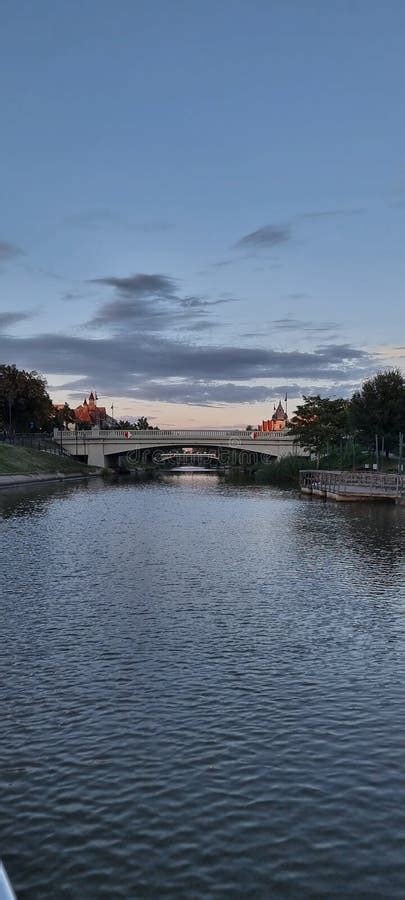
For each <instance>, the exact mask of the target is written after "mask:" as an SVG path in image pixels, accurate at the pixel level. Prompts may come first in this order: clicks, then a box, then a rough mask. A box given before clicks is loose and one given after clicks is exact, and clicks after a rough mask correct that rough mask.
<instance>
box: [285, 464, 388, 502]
mask: <svg viewBox="0 0 405 900" xmlns="http://www.w3.org/2000/svg"><path fill="white" fill-rule="evenodd" d="M300 487H301V490H302V491H303V492H304V493H309V494H312V493H313V494H317V495H322V494H323V495H324V496H327V495H338V496H347V497H350V496H361V497H370V498H372V497H387V498H393V499H395V498H397V497H398V498H399V497H405V475H399V474H396V473H394V472H393V473H389V474H384V473H382V472H342V471H340V470H322V469H301V471H300Z"/></svg>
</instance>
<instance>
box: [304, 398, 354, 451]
mask: <svg viewBox="0 0 405 900" xmlns="http://www.w3.org/2000/svg"><path fill="white" fill-rule="evenodd" d="M303 399H304V402H303V403H302V404H301V406H298V407H297V412H296V415H295V416H293V418H292V420H291V422H290V431H291V432H292V434H293V436H294V440H295V441H296V443H297V444H300V446H301V447H303V448H304V449H305V450H309V452H310V453H316V455H317V456H318V458H319V456H321V455H322V454H323V453H326V452H327V450H328V448H329V447H332V446H336V445H338V444H339V443H340V441H341V439H342V438H343V437H345V436H346V434H347V431H348V407H349V402H348V401H347V400H344V399H343V398H338V399H336V400H329V399H328V398H326V399H323V398H322V397H320V396H319V394H317V395H315V396H313V397H304V398H303Z"/></svg>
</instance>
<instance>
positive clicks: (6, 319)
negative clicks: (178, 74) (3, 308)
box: [0, 312, 32, 332]
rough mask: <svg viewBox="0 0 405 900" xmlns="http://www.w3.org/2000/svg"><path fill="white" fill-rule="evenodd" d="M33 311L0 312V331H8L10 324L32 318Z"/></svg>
mask: <svg viewBox="0 0 405 900" xmlns="http://www.w3.org/2000/svg"><path fill="white" fill-rule="evenodd" d="M31 316H32V313H28V312H4V313H0V332H2V331H6V330H7V328H9V327H10V325H16V324H17V322H23V321H24V320H25V319H30V318H31Z"/></svg>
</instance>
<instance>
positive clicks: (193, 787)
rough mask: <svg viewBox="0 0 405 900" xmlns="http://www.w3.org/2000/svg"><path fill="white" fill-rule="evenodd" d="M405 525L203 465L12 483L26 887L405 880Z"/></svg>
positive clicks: (8, 679) (15, 872)
mask: <svg viewBox="0 0 405 900" xmlns="http://www.w3.org/2000/svg"><path fill="white" fill-rule="evenodd" d="M404 537H405V509H404V508H400V507H393V506H383V505H371V504H353V505H344V504H335V505H334V504H326V503H322V502H317V501H312V502H307V501H306V500H302V499H300V498H299V497H298V496H296V495H295V494H294V493H289V492H286V493H283V492H281V491H278V490H276V489H272V488H265V487H261V486H251V485H250V486H249V485H230V484H227V483H226V482H225V481H224V480H223V479H222V478H221V477H218V476H217V475H213V474H210V475H209V476H208V477H207V475H206V474H205V473H204V474H197V473H195V474H189V473H188V474H187V475H181V474H178V475H177V476H176V477H173V475H172V474H168V475H163V476H162V477H161V478H160V480H159V481H152V482H150V483H144V484H142V483H133V482H130V481H127V482H123V483H121V484H113V485H104V484H103V483H102V482H100V483H95V482H91V483H90V484H83V483H81V482H80V483H79V482H78V483H75V484H74V485H69V486H67V487H64V486H61V485H54V486H52V485H47V486H43V487H41V488H34V487H32V488H30V489H29V490H28V491H27V490H23V491H21V490H13V491H12V492H8V493H7V494H5V493H0V548H1V556H0V591H1V611H2V621H3V646H2V653H1V655H0V709H1V722H2V752H1V768H0V778H1V785H0V822H1V837H2V847H3V851H2V853H3V856H4V859H5V862H6V864H7V866H8V869H9V871H10V874H11V876H12V878H13V881H14V883H15V886H16V889H17V891H18V895H19V900H24V898H26V900H28V898H29V900H37V898H38V900H39V898H41V900H50V898H55V897H58V898H62V900H63V898H71V897H73V896H80V897H81V898H89V900H90V898H95V897H97V898H99V897H100V898H103V897H105V898H107V897H108V898H110V897H114V898H120V897H122V898H124V897H125V898H128V897H144V896H145V897H156V898H160V897H173V898H174V897H176V898H178V897H180V898H181V897H185V898H186V897H187V898H188V897H190V896H192V897H204V898H205V897H232V898H233V897H245V896H246V897H263V898H267V897H270V896H271V897H278V896H280V897H284V896H291V897H326V896H327V897H334V896H350V897H360V896H361V897H363V896H364V897H402V896H403V890H404V887H403V886H404V883H405V864H404V860H403V841H404V838H405V812H404V810H405V771H404V767H403V751H402V747H403V741H404V737H405V704H404V700H405V686H404V684H405V682H404V676H405V579H404V574H405V573H404V569H405V565H404V557H403V549H404Z"/></svg>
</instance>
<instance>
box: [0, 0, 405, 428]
mask: <svg viewBox="0 0 405 900" xmlns="http://www.w3.org/2000/svg"><path fill="white" fill-rule="evenodd" d="M404 29H405V6H402V5H400V4H399V3H397V2H395V0H388V2H387V3H385V4H384V5H383V4H382V3H377V2H373V0H359V2H357V3H356V4H353V3H351V2H342V3H340V4H324V3H323V2H322V0H307V2H298V0H286V2H285V0H275V2H271V3H269V2H267V0H266V2H265V0H263V2H262V0H255V2H253V3H250V2H249V3H248V2H247V0H232V2H230V3H223V4H218V3H217V2H215V0H206V2H205V3H204V4H200V3H194V2H186V0H172V2H170V3H167V2H166V0H151V2H143V0H141V2H139V3H136V4H134V3H132V2H131V0H122V2H121V3H120V4H119V6H118V9H117V8H115V7H113V6H112V4H111V2H107V0H98V2H97V3H96V2H95V0H90V2H89V3H86V4H81V5H79V4H76V3H73V4H72V3H68V2H65V0H61V2H59V3H56V4H55V3H54V2H51V0H38V3H37V4H36V6H35V17H34V16H33V15H32V6H31V5H30V4H29V3H28V2H27V0H21V2H19V3H18V4H15V3H14V2H12V0H4V3H3V8H2V30H1V35H0V52H1V58H2V63H3V79H2V83H1V86H0V92H1V102H2V110H3V136H2V142H1V145H0V158H1V164H2V165H1V169H2V173H3V191H2V194H3V202H2V214H3V220H2V223H1V229H0V288H1V305H0V362H4V363H16V365H18V366H19V367H20V368H25V369H36V370H38V371H39V372H41V373H42V374H44V375H45V376H46V378H47V380H48V384H49V391H50V394H51V396H52V398H53V399H54V401H55V402H64V401H65V400H67V401H68V402H69V403H70V405H72V406H77V405H78V404H79V403H82V402H83V399H84V397H85V396H88V395H89V393H90V391H91V390H96V391H97V393H98V396H99V402H100V404H102V405H103V406H105V407H106V408H107V412H108V413H110V412H111V406H112V405H113V407H114V415H115V416H116V417H117V418H130V419H132V418H136V417H138V416H147V418H148V419H149V421H150V423H151V424H152V425H153V424H157V425H159V426H160V427H162V428H176V427H186V428H197V427H198V426H203V427H209V426H212V427H222V426H223V427H227V428H232V427H234V428H243V427H245V426H246V425H247V424H250V425H252V426H255V425H256V424H257V423H258V422H259V421H261V420H262V419H263V418H269V417H270V416H271V414H272V412H273V406H274V404H277V403H278V401H279V400H280V399H281V400H282V401H284V396H285V394H286V393H287V394H288V407H289V412H292V411H293V409H294V407H295V406H296V404H297V403H298V402H300V398H301V397H302V395H304V394H311V393H321V394H323V395H325V394H327V395H330V396H350V395H351V393H352V392H353V391H354V390H355V389H356V388H357V387H358V385H359V384H361V382H362V381H363V380H364V379H365V378H366V377H368V376H369V375H373V374H374V373H375V372H376V371H377V370H378V369H381V368H384V367H386V366H391V365H396V366H399V367H401V368H404V360H405V347H404V344H405V341H404V325H405V312H404V309H405V305H404V303H403V297H402V294H403V282H404V268H405V262H404V254H403V246H404V240H405V161H404V139H405V125H404V121H403V116H402V91H403V87H402V86H403V84H404V81H405V59H404V54H403V34H404Z"/></svg>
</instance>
